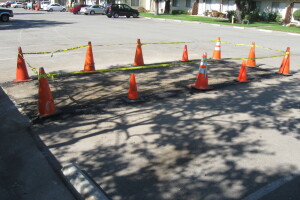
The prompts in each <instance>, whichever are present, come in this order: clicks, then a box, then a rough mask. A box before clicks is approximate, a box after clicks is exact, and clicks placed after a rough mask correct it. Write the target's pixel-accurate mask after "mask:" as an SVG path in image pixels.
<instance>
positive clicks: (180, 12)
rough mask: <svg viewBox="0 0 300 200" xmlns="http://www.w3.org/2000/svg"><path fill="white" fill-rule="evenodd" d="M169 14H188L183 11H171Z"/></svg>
mask: <svg viewBox="0 0 300 200" xmlns="http://www.w3.org/2000/svg"><path fill="white" fill-rule="evenodd" d="M171 14H172V15H179V14H188V12H187V11H184V10H172V12H171Z"/></svg>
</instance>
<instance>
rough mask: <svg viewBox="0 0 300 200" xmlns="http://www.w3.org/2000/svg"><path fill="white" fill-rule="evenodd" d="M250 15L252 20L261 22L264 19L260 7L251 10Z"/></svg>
mask: <svg viewBox="0 0 300 200" xmlns="http://www.w3.org/2000/svg"><path fill="white" fill-rule="evenodd" d="M249 16H250V18H249V21H250V22H259V21H261V20H262V17H261V15H260V14H259V10H258V9H255V10H253V11H251V12H250V13H249Z"/></svg>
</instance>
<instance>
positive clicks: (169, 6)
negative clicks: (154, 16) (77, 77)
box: [164, 0, 171, 14]
mask: <svg viewBox="0 0 300 200" xmlns="http://www.w3.org/2000/svg"><path fill="white" fill-rule="evenodd" d="M170 9H171V1H170V0H165V11H164V13H165V14H169V13H170V11H171V10H170Z"/></svg>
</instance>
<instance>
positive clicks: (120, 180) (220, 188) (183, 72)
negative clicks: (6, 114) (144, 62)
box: [7, 61, 300, 200]
mask: <svg viewBox="0 0 300 200" xmlns="http://www.w3.org/2000/svg"><path fill="white" fill-rule="evenodd" d="M197 69H198V65H196V64H186V65H184V66H175V67H169V68H161V69H159V70H157V69H147V70H138V71H136V70H134V71H126V72H109V73H101V74H92V75H84V76H83V75H81V76H69V77H62V78H61V79H54V81H50V84H51V88H52V89H53V96H55V101H56V102H57V105H58V106H59V107H60V109H62V111H63V112H62V114H60V115H58V116H56V117H54V118H48V119H44V120H42V121H36V122H37V123H36V124H35V125H34V126H33V127H32V131H33V133H34V134H38V135H39V136H40V137H41V138H42V140H43V141H44V142H45V143H46V145H47V147H48V148H49V149H50V150H51V151H52V153H54V155H55V156H56V157H57V158H58V159H59V160H60V161H61V162H62V163H63V164H66V163H68V162H77V163H78V165H79V166H80V167H81V168H82V169H83V170H85V171H87V172H88V173H89V174H90V175H91V177H93V178H94V180H95V181H96V182H97V183H98V184H99V185H100V186H101V187H102V188H103V189H104V190H105V191H106V193H108V194H109V196H110V197H112V199H115V200H117V199H128V200H137V199H145V200H148V199H151V200H152V199H172V200H173V199H195V200H196V199H204V200H211V199H214V200H216V199H242V198H243V197H245V196H247V195H249V194H250V193H252V192H254V191H256V190H257V189H259V188H260V187H262V186H265V185H267V184H268V183H270V182H272V181H274V180H276V179H278V178H281V177H283V176H286V175H288V174H290V173H291V172H294V171H296V170H297V169H298V166H297V165H296V164H295V163H294V164H292V163H290V162H288V161H283V160H279V159H277V154H278V149H276V148H274V146H273V145H279V144H276V142H281V141H282V140H285V139H287V137H284V136H291V137H289V138H291V141H292V142H298V140H299V139H300V136H299V127H298V124H299V122H300V119H299V117H297V115H296V114H295V113H297V112H298V113H299V101H298V98H297V95H299V90H298V89H296V91H298V93H297V92H295V91H293V90H292V89H291V88H299V84H298V80H296V79H293V78H291V77H282V76H278V75H276V74H275V73H274V72H272V71H269V70H264V69H257V68H255V69H254V68H253V69H249V79H250V80H251V82H252V83H248V84H247V83H246V84H244V83H236V82H234V81H233V80H234V79H235V78H236V76H237V74H238V70H239V66H238V65H236V64H235V63H230V62H219V61H216V63H215V65H214V67H210V71H211V73H210V75H209V77H210V80H211V81H210V82H211V83H212V86H216V88H217V89H216V90H212V91H208V92H195V91H192V90H190V89H188V88H187V87H186V86H187V85H188V84H191V83H193V82H194V81H195V76H196V73H197ZM132 72H134V73H136V77H137V82H138V88H139V90H140V91H141V92H140V94H141V96H145V97H146V99H147V101H145V102H144V103H142V104H129V105H128V104H126V103H124V102H123V101H122V100H121V97H124V96H126V93H127V89H128V78H129V75H130V73H132ZM286 79H289V81H287V80H286ZM25 84H36V83H25ZM13 86H15V85H13ZM7 87H8V86H7ZM36 97H37V96H35V97H34V98H28V99H26V101H27V102H26V103H25V101H24V99H23V102H22V100H20V99H17V100H16V101H17V102H18V101H19V102H20V105H22V106H23V107H24V108H26V109H25V110H27V112H28V110H31V111H29V112H28V113H29V115H30V113H32V111H33V104H32V105H31V103H32V102H34V101H33V99H35V98H36ZM271 138H278V141H274V139H272V140H270V139H271ZM292 139H295V140H296V141H295V140H292ZM274 143H275V144H274ZM289 153H291V152H289ZM282 159H284V158H282ZM266 161H269V162H266ZM282 163H285V164H282Z"/></svg>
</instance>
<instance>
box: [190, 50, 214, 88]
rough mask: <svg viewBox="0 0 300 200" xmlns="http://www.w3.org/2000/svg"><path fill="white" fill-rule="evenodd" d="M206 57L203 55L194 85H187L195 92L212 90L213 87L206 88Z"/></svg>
mask: <svg viewBox="0 0 300 200" xmlns="http://www.w3.org/2000/svg"><path fill="white" fill-rule="evenodd" d="M206 58H207V55H206V53H205V54H203V56H202V60H201V63H200V67H199V72H198V75H197V79H196V83H195V84H192V85H189V87H191V88H193V89H196V90H212V89H213V87H210V86H208V70H207V61H206Z"/></svg>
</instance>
